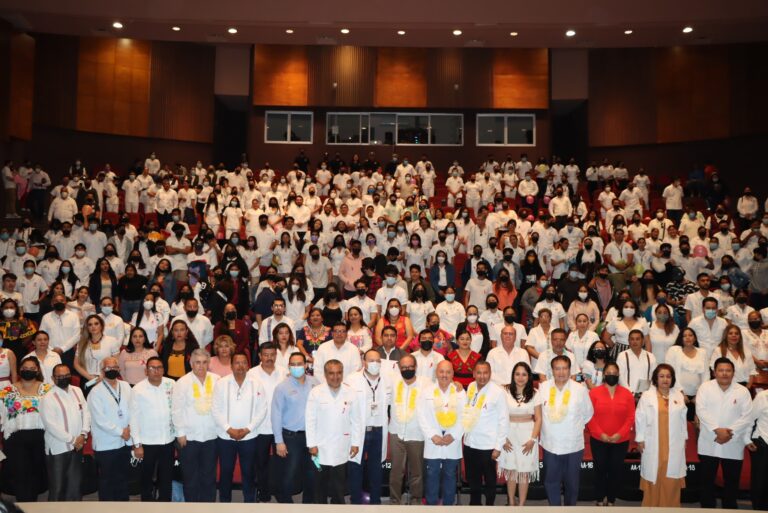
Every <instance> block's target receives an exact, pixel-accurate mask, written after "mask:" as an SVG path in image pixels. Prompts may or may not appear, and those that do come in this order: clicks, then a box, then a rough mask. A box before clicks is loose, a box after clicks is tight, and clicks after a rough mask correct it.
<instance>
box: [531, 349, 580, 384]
mask: <svg viewBox="0 0 768 513" xmlns="http://www.w3.org/2000/svg"><path fill="white" fill-rule="evenodd" d="M555 356H558V355H557V354H556V353H555V351H554V350H553V349H552V348H549V349H545V350H544V351H542V352H541V353H539V357H538V358H537V359H536V366H535V367H534V368H533V372H534V373H536V374H544V375H545V376H546V377H547V378H546V379H552V360H553V359H554V358H555ZM563 356H567V357H568V359H569V360H571V376H575V375H576V374H578V373H579V372H581V369H580V368H579V366H578V364H577V363H576V356H574V354H573V353H572V352H570V351H568V350H567V349H563Z"/></svg>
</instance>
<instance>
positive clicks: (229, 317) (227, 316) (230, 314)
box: [224, 311, 237, 321]
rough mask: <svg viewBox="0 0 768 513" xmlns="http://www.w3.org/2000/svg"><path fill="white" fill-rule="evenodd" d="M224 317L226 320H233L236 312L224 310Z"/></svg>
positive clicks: (235, 317)
mask: <svg viewBox="0 0 768 513" xmlns="http://www.w3.org/2000/svg"><path fill="white" fill-rule="evenodd" d="M224 318H225V319H226V320H228V321H234V320H235V319H237V312H234V311H233V312H226V313H225V314H224Z"/></svg>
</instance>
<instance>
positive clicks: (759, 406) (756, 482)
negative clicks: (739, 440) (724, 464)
mask: <svg viewBox="0 0 768 513" xmlns="http://www.w3.org/2000/svg"><path fill="white" fill-rule="evenodd" d="M766 401H768V390H763V391H762V392H760V393H758V394H757V395H756V396H755V398H754V399H753V400H752V417H751V419H752V421H757V425H756V428H755V431H754V433H753V434H752V440H750V443H749V444H748V445H747V449H749V451H750V452H751V453H752V454H751V463H752V469H751V474H752V482H751V486H750V495H751V497H752V509H756V510H763V511H765V510H768V487H766V485H765V482H766V478H768V473H767V472H768V443H766V440H768V424H767V423H766V422H768V402H766ZM750 425H751V422H750Z"/></svg>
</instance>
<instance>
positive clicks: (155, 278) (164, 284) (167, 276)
mask: <svg viewBox="0 0 768 513" xmlns="http://www.w3.org/2000/svg"><path fill="white" fill-rule="evenodd" d="M154 284H157V285H159V286H160V287H161V288H162V289H163V297H167V298H168V299H169V300H170V299H171V298H175V297H176V278H175V277H174V275H173V266H172V265H171V261H170V260H169V259H168V258H162V259H160V260H159V261H158V262H157V267H155V272H154V273H153V274H152V278H150V280H149V282H148V283H147V286H148V287H151V286H152V285H154Z"/></svg>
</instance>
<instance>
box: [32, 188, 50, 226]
mask: <svg viewBox="0 0 768 513" xmlns="http://www.w3.org/2000/svg"><path fill="white" fill-rule="evenodd" d="M45 197H46V192H45V189H34V190H32V191H29V198H28V200H29V201H28V204H29V210H30V211H31V212H32V218H33V219H34V220H35V221H40V220H42V219H43V217H44V214H45Z"/></svg>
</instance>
